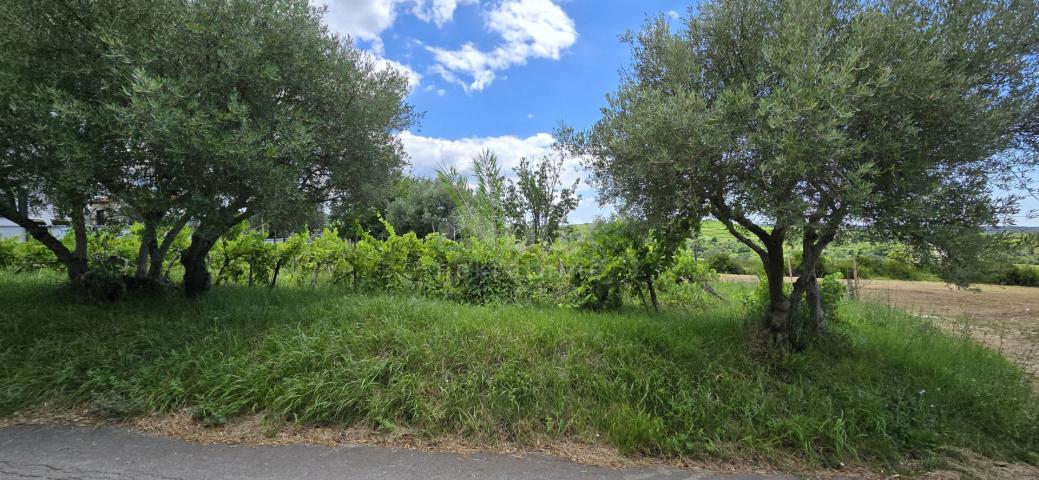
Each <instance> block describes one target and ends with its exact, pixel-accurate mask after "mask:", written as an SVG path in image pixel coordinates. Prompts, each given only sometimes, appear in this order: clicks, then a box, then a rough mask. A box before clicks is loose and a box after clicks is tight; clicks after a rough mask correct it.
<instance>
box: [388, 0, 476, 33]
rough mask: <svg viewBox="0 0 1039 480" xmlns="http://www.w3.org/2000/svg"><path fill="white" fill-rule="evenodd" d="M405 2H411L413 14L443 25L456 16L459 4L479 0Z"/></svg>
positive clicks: (439, 25)
mask: <svg viewBox="0 0 1039 480" xmlns="http://www.w3.org/2000/svg"><path fill="white" fill-rule="evenodd" d="M405 3H411V13H412V15H415V16H416V17H418V18H419V19H421V20H422V21H424V22H433V23H435V24H436V26H438V27H442V26H444V24H445V23H447V22H449V21H451V19H452V18H454V16H455V9H456V8H458V6H459V5H465V4H473V3H477V0H412V1H410V2H405Z"/></svg>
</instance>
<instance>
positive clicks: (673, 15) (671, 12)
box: [667, 10, 682, 20]
mask: <svg viewBox="0 0 1039 480" xmlns="http://www.w3.org/2000/svg"><path fill="white" fill-rule="evenodd" d="M667 16H669V17H671V20H679V19H681V18H682V16H681V15H679V14H678V12H676V11H674V10H668V11H667Z"/></svg>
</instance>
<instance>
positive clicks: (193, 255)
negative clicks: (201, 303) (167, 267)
mask: <svg viewBox="0 0 1039 480" xmlns="http://www.w3.org/2000/svg"><path fill="white" fill-rule="evenodd" d="M215 244H216V239H215V238H210V237H208V236H204V235H201V234H199V233H194V234H192V235H191V245H189V246H188V248H187V249H186V250H184V253H182V254H181V256H180V264H181V265H183V266H184V293H185V294H187V295H188V296H195V295H199V294H202V293H205V292H206V291H208V290H209V288H210V287H211V286H213V277H212V276H211V275H210V274H209V261H208V256H209V251H210V250H211V249H212V248H213V245H215Z"/></svg>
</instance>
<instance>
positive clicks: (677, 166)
mask: <svg viewBox="0 0 1039 480" xmlns="http://www.w3.org/2000/svg"><path fill="white" fill-rule="evenodd" d="M1036 24H1037V7H1036V3H1035V2H1034V1H1024V2H995V1H987V0H968V1H965V2H943V1H939V2H909V1H884V2H855V1H831V0H718V1H710V2H704V3H701V4H699V5H698V7H697V10H696V12H695V15H693V16H691V17H689V18H688V19H686V20H685V21H684V22H683V24H682V27H681V28H678V29H673V28H672V26H671V24H670V23H669V22H668V21H667V20H665V19H664V18H658V19H655V20H652V21H650V22H649V23H648V24H647V25H646V26H645V27H644V28H643V29H642V30H641V31H639V32H635V33H630V34H628V35H627V37H626V38H627V41H628V42H630V43H631V45H632V52H633V57H634V63H633V65H632V66H631V68H630V69H629V70H628V71H627V72H625V73H624V74H623V76H622V79H621V85H620V87H619V89H618V90H617V92H615V93H614V94H612V95H610V96H609V97H608V105H607V106H606V107H605V108H604V109H603V110H602V118H601V119H600V120H599V121H598V122H597V123H596V124H595V126H594V127H593V128H592V129H591V130H590V131H588V132H573V131H568V130H565V129H564V131H563V132H562V133H563V135H564V137H566V138H567V143H568V144H570V145H571V146H572V148H574V149H575V150H577V151H579V152H580V153H583V154H586V155H588V156H589V157H590V160H589V166H590V169H591V170H592V173H593V181H595V182H596V184H597V185H598V186H599V187H600V189H601V194H602V200H604V201H608V202H610V201H612V202H617V203H619V204H620V205H621V208H622V210H623V211H626V212H630V213H632V214H635V215H637V216H640V217H644V218H648V219H656V220H658V221H663V220H669V219H674V218H678V217H694V218H701V217H704V216H713V217H715V218H717V219H718V220H720V221H721V222H722V223H723V224H724V225H725V226H726V228H727V229H728V230H729V231H730V232H731V233H732V234H733V235H734V236H735V237H736V238H738V239H739V240H740V241H742V242H743V243H745V244H746V245H747V246H748V247H750V248H751V249H752V250H754V252H756V253H757V254H758V256H760V258H761V260H762V262H763V264H764V266H765V271H766V273H767V280H768V283H769V288H770V306H769V314H768V316H767V320H766V325H767V327H768V328H769V329H770V330H771V331H772V333H773V334H774V335H775V336H776V337H779V338H781V339H783V340H784V341H794V342H795V343H796V340H795V338H800V333H799V332H795V331H793V330H792V329H793V322H791V318H792V316H793V315H796V314H798V310H799V307H800V305H801V302H802V300H801V298H802V295H807V297H808V302H807V303H808V305H809V306H810V307H811V308H810V309H809V312H810V315H811V316H812V318H813V319H814V320H815V322H814V325H815V326H817V327H819V328H821V329H825V312H823V311H822V308H821V303H820V297H819V291H818V286H817V284H816V279H815V275H814V273H813V272H814V270H815V269H814V266H815V262H817V261H818V259H819V258H820V255H821V254H822V251H823V249H824V248H825V247H826V246H827V245H829V244H830V243H831V242H832V241H833V240H834V239H835V238H836V237H837V236H838V235H839V234H840V232H841V231H842V229H843V228H846V227H847V226H850V225H855V226H862V227H868V228H869V229H870V230H871V231H873V232H875V233H877V234H882V235H886V236H888V237H890V238H898V239H904V240H908V241H911V242H914V243H916V244H920V245H932V246H933V244H935V243H940V242H941V241H943V240H944V239H946V238H950V237H952V236H953V235H950V232H955V233H956V234H957V235H960V234H963V233H965V232H972V231H977V230H978V227H980V226H982V225H987V224H994V223H996V222H998V221H999V220H1003V219H1005V217H1006V215H1007V214H1008V213H1010V212H1012V211H1013V201H1012V200H1013V199H1008V198H996V197H995V196H994V195H993V191H992V185H993V183H992V181H993V180H995V178H996V176H997V175H998V174H999V173H1000V172H1005V171H1006V168H1007V167H1008V162H1012V161H1013V160H1012V159H1013V158H1014V156H1013V155H1007V152H1008V151H1009V150H1010V149H1012V148H1014V147H1015V146H1016V145H1018V144H1019V142H1015V134H1014V131H1015V128H1016V127H1018V126H1020V125H1021V124H1022V123H1023V121H1024V119H1025V118H1026V117H1027V112H1028V111H1029V110H1030V109H1033V111H1034V106H1035V100H1036V93H1035V92H1036V88H1035V82H1036V79H1035V76H1034V72H1035V58H1036V56H1035V55H1036V53H1037V44H1039V42H1037V30H1036V29H1035V25H1036ZM790 241H798V242H799V243H800V244H801V250H802V252H803V258H804V262H805V271H806V272H807V274H805V275H802V276H801V277H799V278H798V280H797V282H796V283H795V284H794V289H793V292H792V293H791V294H789V295H788V294H787V293H785V292H784V289H783V259H784V252H783V249H784V244H786V243H787V242H790Z"/></svg>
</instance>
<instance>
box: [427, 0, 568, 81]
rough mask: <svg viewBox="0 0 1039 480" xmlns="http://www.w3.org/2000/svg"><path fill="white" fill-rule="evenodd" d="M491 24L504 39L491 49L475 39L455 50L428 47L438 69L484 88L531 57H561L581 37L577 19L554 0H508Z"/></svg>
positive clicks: (447, 76) (446, 75) (445, 76)
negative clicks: (463, 77)
mask: <svg viewBox="0 0 1039 480" xmlns="http://www.w3.org/2000/svg"><path fill="white" fill-rule="evenodd" d="M487 28H488V29H490V30H491V31H493V32H495V33H497V34H499V35H500V36H501V39H502V43H501V44H499V45H498V46H497V47H495V48H494V49H493V50H490V51H484V50H480V49H479V48H477V47H476V45H474V44H472V43H465V44H463V45H462V46H461V47H460V48H458V49H455V50H448V49H443V48H439V47H426V48H427V49H428V50H429V52H430V53H432V54H433V57H434V59H435V61H436V65H435V67H434V69H433V70H434V72H436V73H438V74H440V76H441V77H442V78H443V79H444V80H446V81H448V82H451V83H456V84H458V85H461V86H462V87H463V88H464V89H465V90H466V91H480V90H483V89H484V88H487V86H488V85H490V84H491V83H492V82H494V80H495V78H496V72H499V71H502V70H505V69H507V68H509V67H512V66H515V65H523V64H526V62H527V60H528V59H531V58H544V59H553V60H558V59H559V57H560V56H561V55H562V53H563V51H565V50H566V49H567V48H569V47H570V46H571V45H573V44H574V42H576V41H577V30H576V29H575V27H574V21H573V20H572V19H571V18H570V17H569V16H568V15H567V14H566V12H565V11H563V9H562V8H560V7H559V5H556V4H555V3H553V2H552V1H551V0H504V1H503V2H501V3H500V4H498V5H497V6H496V7H495V8H494V9H492V10H491V11H490V12H489V13H488V15H487ZM460 75H464V76H466V77H468V79H467V80H462V79H461V78H460V77H459V76H460Z"/></svg>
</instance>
